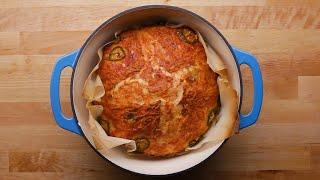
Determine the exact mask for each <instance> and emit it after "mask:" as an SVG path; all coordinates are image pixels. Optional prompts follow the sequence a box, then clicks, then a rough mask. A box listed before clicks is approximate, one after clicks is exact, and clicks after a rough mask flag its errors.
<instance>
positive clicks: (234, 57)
mask: <svg viewBox="0 0 320 180" xmlns="http://www.w3.org/2000/svg"><path fill="white" fill-rule="evenodd" d="M156 8H158V9H172V10H176V11H182V12H183V13H188V14H190V15H192V16H195V17H196V18H198V19H200V20H202V21H203V22H205V23H206V24H207V25H209V26H210V27H211V28H212V29H213V30H214V31H216V32H217V33H218V34H219V36H220V37H221V38H222V39H223V41H224V42H225V44H226V45H227V46H228V48H229V50H230V52H231V54H232V56H233V59H234V61H235V63H236V67H237V71H238V73H239V81H240V94H239V97H240V98H239V108H238V110H240V109H241V104H242V96H243V87H242V76H241V71H240V65H239V63H238V61H237V58H236V56H235V54H234V52H233V50H232V47H231V45H230V44H229V42H228V41H227V39H226V38H225V37H224V36H223V34H222V33H221V32H220V31H219V30H218V29H217V28H216V27H215V26H213V25H212V24H211V23H210V22H209V21H207V20H206V19H204V18H203V17H201V16H199V15H198V14H196V13H194V12H192V11H189V10H187V9H184V8H180V7H177V6H170V5H143V6H138V7H134V8H130V9H127V10H124V11H122V12H120V13H118V14H116V15H114V16H113V17H111V18H109V19H108V20H106V21H105V22H103V23H102V24H101V25H100V26H99V27H98V28H96V29H95V30H94V31H93V32H92V33H91V34H90V36H89V37H88V38H87V39H86V41H85V42H84V43H83V45H82V46H81V48H80V49H79V52H78V54H77V57H76V59H75V62H74V67H75V68H76V66H77V64H78V60H79V57H80V55H81V53H82V51H83V49H84V48H85V47H86V45H87V44H88V42H89V41H90V40H91V39H92V37H94V36H95V35H96V33H97V32H98V31H99V30H100V29H102V28H103V27H104V26H106V25H107V24H109V23H111V22H112V21H113V20H115V19H117V18H119V17H121V16H124V15H126V14H129V13H132V12H135V11H140V10H144V9H156ZM74 74H75V69H73V71H72V75H71V84H70V98H71V109H72V113H73V115H74V118H75V120H76V122H77V123H78V119H77V115H76V112H75V108H74V101H73V85H74V79H75V76H74ZM79 127H80V130H81V133H82V136H83V137H84V139H85V140H86V142H87V143H88V144H89V145H90V147H91V148H92V149H93V150H94V151H95V152H96V153H97V154H98V155H99V156H100V157H102V158H103V159H104V160H106V161H107V162H109V163H111V164H112V165H113V166H114V167H118V168H120V169H121V170H123V171H125V172H129V173H131V174H135V175H136V174H139V175H143V176H152V177H159V176H161V177H164V176H172V175H176V174H181V173H186V172H188V171H190V170H191V169H194V168H196V167H198V166H200V165H201V164H204V163H205V162H207V161H208V160H209V159H210V158H212V156H213V155H214V154H215V153H216V152H217V151H218V150H219V149H220V148H221V147H222V146H223V145H224V144H225V142H226V141H227V140H228V139H225V140H224V142H223V143H222V144H221V145H220V147H219V148H218V149H217V150H216V151H215V152H213V153H212V154H211V155H210V156H208V157H207V158H206V159H205V160H203V161H201V162H200V163H198V164H195V165H194V166H192V167H190V168H187V169H185V170H182V171H178V172H175V173H170V174H165V175H151V174H143V173H138V172H134V171H130V170H128V169H125V168H123V167H121V166H119V165H117V164H115V163H113V162H111V161H110V160H108V159H107V158H105V157H104V156H103V155H102V154H101V153H100V152H99V151H97V150H96V149H95V148H94V147H93V145H92V144H91V143H90V142H89V140H88V138H87V137H86V136H85V135H84V133H83V131H82V128H81V126H79Z"/></svg>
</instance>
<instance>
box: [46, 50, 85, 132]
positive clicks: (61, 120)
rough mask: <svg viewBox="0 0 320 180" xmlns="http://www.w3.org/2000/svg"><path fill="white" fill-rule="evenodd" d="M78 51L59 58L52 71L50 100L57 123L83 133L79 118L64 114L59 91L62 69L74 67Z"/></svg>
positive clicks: (69, 129)
mask: <svg viewBox="0 0 320 180" xmlns="http://www.w3.org/2000/svg"><path fill="white" fill-rule="evenodd" d="M78 53H79V50H75V51H73V52H71V53H69V54H66V55H64V56H62V57H60V58H58V60H57V62H56V64H55V66H54V68H53V71H52V77H51V83H50V101H51V109H52V112H53V115H54V118H55V120H56V122H57V124H58V125H59V126H60V127H61V128H63V129H66V130H68V131H71V132H73V133H76V134H80V135H81V134H82V131H81V129H80V127H79V125H78V123H77V120H76V119H75V118H74V117H71V118H67V117H65V116H64V115H63V113H62V111H61V104H60V91H59V87H60V76H61V71H62V70H63V69H64V68H66V67H68V66H69V67H71V68H72V69H74V63H75V60H76V58H77V55H78Z"/></svg>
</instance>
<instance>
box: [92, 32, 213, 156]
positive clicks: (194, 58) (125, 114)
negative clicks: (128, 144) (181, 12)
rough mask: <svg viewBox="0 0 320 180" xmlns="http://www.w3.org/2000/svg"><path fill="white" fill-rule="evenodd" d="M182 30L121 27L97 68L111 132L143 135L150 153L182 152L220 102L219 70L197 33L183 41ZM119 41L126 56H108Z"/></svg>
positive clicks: (203, 129) (129, 136)
mask: <svg viewBox="0 0 320 180" xmlns="http://www.w3.org/2000/svg"><path fill="white" fill-rule="evenodd" d="M182 28H183V27H182ZM179 32H181V29H173V28H169V27H165V26H152V27H144V28H141V29H137V30H130V31H126V32H123V33H122V34H121V36H120V40H119V41H117V42H114V43H112V44H110V45H108V46H106V47H105V48H104V51H103V58H102V61H101V63H100V66H99V69H98V74H99V76H100V77H101V80H102V83H103V85H104V88H105V95H104V96H103V98H102V101H101V105H102V106H103V108H104V109H103V114H102V117H101V121H104V122H106V123H108V130H106V131H107V133H108V135H111V136H116V137H121V138H125V139H132V140H136V141H139V142H140V141H142V140H143V141H142V142H144V146H143V153H144V154H147V155H152V156H172V155H175V154H177V153H181V152H183V151H184V150H185V149H186V148H187V147H188V146H189V145H190V144H191V145H193V144H194V143H195V142H197V141H198V139H199V138H200V137H201V136H202V135H203V134H204V133H205V132H206V131H207V130H208V128H209V125H208V123H207V121H208V116H209V114H210V112H211V111H212V109H213V108H214V107H216V106H218V103H217V102H218V98H219V90H218V86H217V74H216V73H214V72H213V71H212V70H211V69H210V67H209V66H208V65H207V63H206V54H205V50H204V48H203V46H202V44H201V43H200V42H199V41H198V40H197V39H196V41H195V40H194V39H195V38H194V37H192V43H188V42H185V41H184V40H183V39H182V38H181V37H180V36H181V34H179ZM188 33H189V32H188ZM189 35H190V34H188V36H189ZM188 38H189V39H190V37H188ZM115 47H121V48H122V49H123V51H124V52H125V56H124V58H123V55H122V54H121V57H122V58H123V59H121V60H117V61H112V60H110V59H109V58H110V53H111V51H112V49H114V48H115ZM141 139H142V140H141ZM146 142H148V143H146ZM146 144H147V145H146ZM140 150H141V149H140Z"/></svg>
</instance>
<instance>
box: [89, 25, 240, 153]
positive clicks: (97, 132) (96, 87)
mask: <svg viewBox="0 0 320 180" xmlns="http://www.w3.org/2000/svg"><path fill="white" fill-rule="evenodd" d="M167 26H169V27H172V28H177V27H181V26H183V25H181V24H179V25H167ZM118 34H119V33H115V39H116V38H117V35H118ZM197 34H198V37H199V40H200V42H201V43H202V45H203V47H204V48H205V52H206V55H207V63H208V65H209V66H210V68H211V69H212V70H213V71H214V72H216V73H217V74H218V75H219V76H218V79H217V83H218V87H219V92H220V101H221V110H220V113H219V114H218V116H217V121H216V123H215V124H213V125H212V127H211V128H210V129H209V130H208V132H207V133H206V134H205V135H204V138H203V139H202V140H201V141H200V142H199V143H198V144H197V145H195V146H193V147H188V148H187V149H186V151H190V150H195V149H199V148H201V147H202V146H203V145H204V144H205V143H208V142H210V143H219V142H221V141H223V140H225V139H226V138H229V137H230V136H232V135H233V134H234V132H236V131H238V124H239V123H238V120H239V118H238V95H237V92H236V90H235V89H233V88H232V86H231V84H230V82H229V80H228V75H227V69H226V68H225V66H224V64H223V61H222V59H221V57H220V56H219V55H218V54H217V53H216V52H215V51H214V50H213V49H212V48H211V47H210V46H208V45H207V44H206V43H205V42H204V40H203V38H202V36H201V34H200V33H199V32H197ZM112 42H113V41H110V42H108V43H106V44H105V45H103V46H102V47H100V48H99V49H98V56H99V62H98V63H97V65H96V66H95V67H94V68H93V70H92V72H91V73H90V74H89V76H88V79H87V80H86V82H85V85H84V91H83V97H84V98H85V99H86V100H87V103H86V108H87V109H88V111H89V120H88V124H89V127H90V131H91V134H92V138H93V142H94V146H95V148H96V149H97V150H98V151H99V152H100V153H101V154H103V155H105V154H106V153H108V150H110V149H112V148H115V147H118V146H121V145H124V146H125V147H126V149H127V151H128V152H133V151H135V150H136V144H135V142H134V141H133V140H129V139H124V138H118V137H112V136H108V135H107V134H106V132H105V131H104V130H103V128H102V127H101V125H100V124H99V123H98V121H97V117H99V116H100V115H101V114H102V111H103V107H102V106H101V105H94V104H93V103H92V102H93V101H98V102H100V101H101V98H102V97H103V96H104V94H105V90H104V87H103V83H102V81H101V79H100V77H99V75H98V73H97V70H98V68H99V64H100V62H101V60H102V55H103V48H104V47H105V46H106V45H108V44H110V43H112Z"/></svg>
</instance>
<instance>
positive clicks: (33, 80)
mask: <svg viewBox="0 0 320 180" xmlns="http://www.w3.org/2000/svg"><path fill="white" fill-rule="evenodd" d="M147 3H149V4H150V3H151V2H150V1H146V0H139V1H134V2H133V1H114V0H112V1H103V2H100V1H98V0H94V1H90V2H86V1H85V0H79V1H76V0H72V1H66V2H64V1H49V0H44V1H39V0H30V1H27V0H20V1H11V0H1V1H0V179H45V178H48V179H107V178H110V177H112V178H120V179H126V178H131V179H139V178H141V177H140V176H134V175H132V174H129V173H126V172H124V171H122V170H120V169H119V168H116V167H114V166H112V165H111V164H109V163H106V162H105V161H104V160H103V159H101V158H100V157H99V156H98V155H97V154H96V153H95V152H94V151H93V150H92V149H91V148H90V147H89V146H88V144H87V143H86V141H85V140H84V139H83V138H82V137H80V136H77V135H74V134H72V133H69V132H67V131H65V130H62V129H61V128H59V127H58V126H57V125H56V123H55V121H54V119H53V116H52V113H51V107H50V105H49V81H50V77H51V70H52V67H53V65H54V63H55V61H56V59H57V57H59V56H61V55H62V54H65V53H68V52H70V51H72V50H74V49H76V48H78V47H80V46H81V44H82V43H83V42H84V40H85V39H86V37H87V36H88V35H89V34H90V33H91V32H92V31H93V30H94V29H95V28H96V27H98V26H99V25H100V24H101V23H102V22H104V21H105V20H107V19H108V18H110V17H112V16H113V15H115V14H117V13H119V12H121V11H123V10H125V9H128V8H131V7H134V6H139V5H143V4H147ZM154 3H156V4H170V5H178V6H182V7H184V8H186V9H189V10H191V11H194V12H196V13H198V14H199V15H201V16H202V17H204V18H206V19H207V20H209V21H210V22H211V23H212V24H214V25H215V26H216V27H218V28H219V29H220V30H221V32H222V33H223V34H224V35H225V36H226V38H227V39H228V40H229V42H230V43H231V44H232V45H235V46H237V47H239V48H241V49H244V50H246V51H249V52H251V53H253V54H254V55H255V56H256V57H257V58H258V60H259V63H260V66H261V69H262V73H263V78H264V92H265V96H264V104H263V108H262V112H261V116H260V118H259V121H258V123H257V124H256V125H254V126H252V127H250V128H248V129H245V130H243V131H242V132H241V133H240V134H239V135H236V136H234V137H232V138H231V139H230V140H229V141H228V142H227V143H226V144H225V145H224V146H223V147H222V148H221V149H220V150H219V151H218V152H217V153H216V154H215V155H214V156H213V157H212V158H210V159H209V160H207V161H206V162H205V163H203V164H201V165H200V166H198V167H196V168H194V169H193V170H192V171H189V172H187V173H184V174H182V176H185V177H186V176H187V177H197V178H209V177H216V178H219V179H282V178H284V179H317V178H319V177H320V45H319V44H320V30H319V29H320V9H319V7H320V1H319V0H308V1H304V2H303V1H302V0H292V1H290V0H284V1H281V2H279V1H277V0H256V1H254V0H229V1H224V0H215V1H208V0H203V1H201V2H200V1H191V0H187V1H178V0H172V1H160V0H157V1H154ZM241 69H242V72H243V79H244V86H245V88H244V89H245V92H244V102H243V109H242V111H243V112H248V111H249V109H250V102H251V99H252V97H251V96H252V86H251V84H252V83H251V76H250V71H249V70H248V69H247V68H246V67H242V68H241ZM70 75H71V70H70V69H68V70H66V71H64V72H63V76H62V82H61V83H62V84H61V91H62V94H61V99H62V102H63V109H64V111H65V112H66V114H68V115H71V111H70V99H69V94H68V92H69V83H70Z"/></svg>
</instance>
